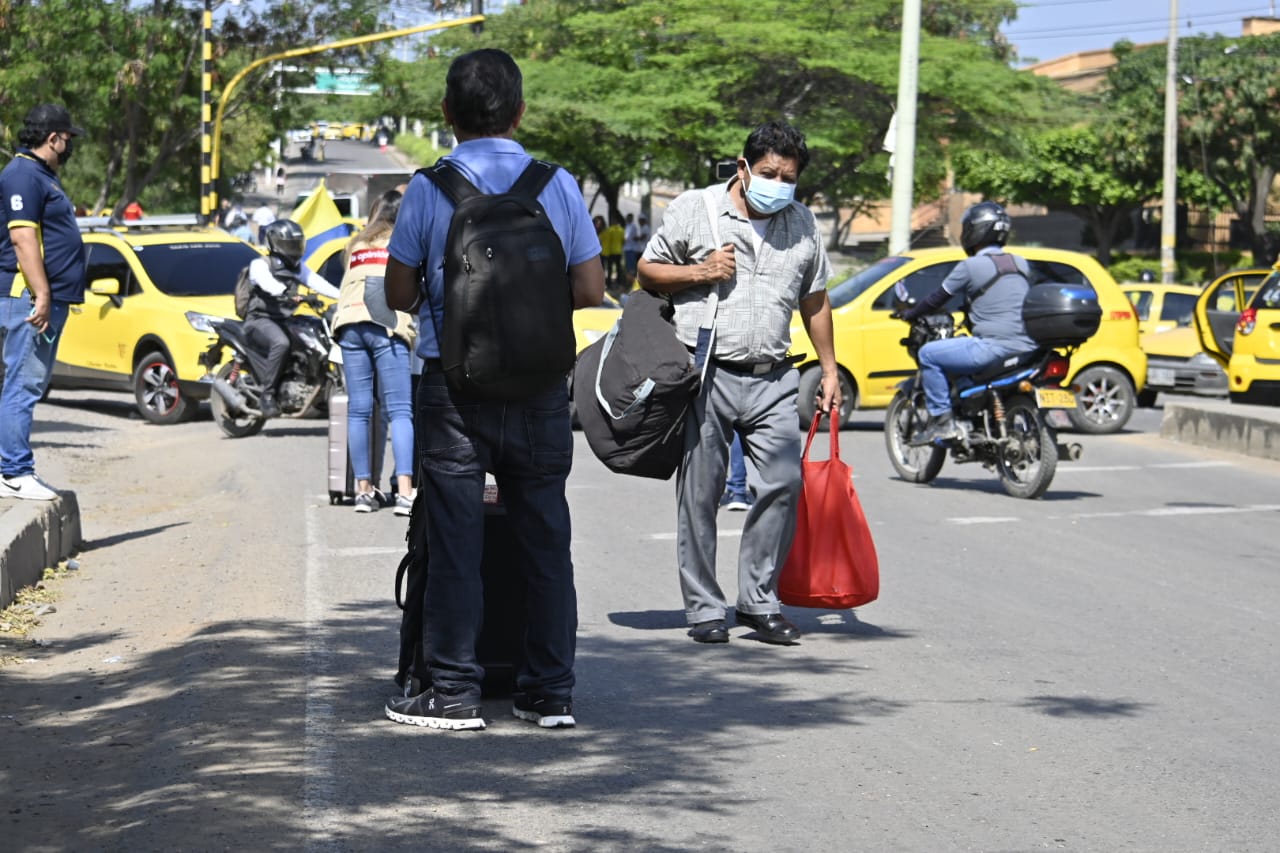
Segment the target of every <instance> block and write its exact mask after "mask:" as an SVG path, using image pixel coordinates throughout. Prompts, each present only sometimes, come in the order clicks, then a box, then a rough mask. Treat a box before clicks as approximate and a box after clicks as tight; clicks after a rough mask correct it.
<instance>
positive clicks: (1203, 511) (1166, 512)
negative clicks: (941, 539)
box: [946, 504, 1280, 525]
mask: <svg viewBox="0 0 1280 853" xmlns="http://www.w3.org/2000/svg"><path fill="white" fill-rule="evenodd" d="M1257 512H1280V504H1249V505H1248V506H1158V507H1152V508H1150V509H1126V510H1115V511H1112V512H1073V513H1069V514H1067V515H1046V516H1042V517H1040V518H1038V519H1034V520H1039V521H1063V520H1080V519H1086V518H1135V517H1137V518H1174V517H1182V516H1188V515H1243V514H1247V513H1257ZM1032 520H1033V519H1030V518H1018V517H1015V516H1006V517H1000V516H994V517H984V516H960V517H956V518H948V519H946V521H947V523H948V524H955V525H968V524H1007V523H1010V522H1012V523H1021V522H1024V521H1032Z"/></svg>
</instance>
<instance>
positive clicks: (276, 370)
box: [244, 315, 289, 392]
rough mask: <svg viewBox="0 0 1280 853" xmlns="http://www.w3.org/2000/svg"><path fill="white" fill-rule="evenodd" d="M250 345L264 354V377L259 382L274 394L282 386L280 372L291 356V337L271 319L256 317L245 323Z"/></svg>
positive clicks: (263, 387)
mask: <svg viewBox="0 0 1280 853" xmlns="http://www.w3.org/2000/svg"><path fill="white" fill-rule="evenodd" d="M244 328H245V333H246V334H248V336H249V344H250V345H251V346H253V347H254V348H256V349H257V350H258V352H259V353H261V354H262V356H263V359H262V375H261V376H259V377H258V382H259V383H260V384H261V385H262V389H263V390H264V391H271V392H274V391H275V390H276V387H277V386H278V385H279V384H280V372H281V371H282V370H283V369H284V360H285V357H286V356H287V355H288V354H289V335H288V333H287V332H285V330H284V328H283V327H282V326H281V325H280V324H279V323H277V322H276V321H275V320H272V319H271V318H270V317H264V316H262V315H254V316H252V317H250V318H249V319H247V320H245V321H244Z"/></svg>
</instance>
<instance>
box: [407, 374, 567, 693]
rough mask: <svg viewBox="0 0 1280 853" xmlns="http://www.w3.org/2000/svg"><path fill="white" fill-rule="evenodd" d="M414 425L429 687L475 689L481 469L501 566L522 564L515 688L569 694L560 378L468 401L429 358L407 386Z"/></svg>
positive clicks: (563, 392) (478, 675) (479, 674)
mask: <svg viewBox="0 0 1280 853" xmlns="http://www.w3.org/2000/svg"><path fill="white" fill-rule="evenodd" d="M415 426H416V428H417V431H418V436H419V442H418V444H419V453H420V459H421V466H420V474H421V483H420V485H419V487H418V488H419V492H420V493H421V494H422V497H423V500H424V506H425V508H426V512H427V549H428V553H429V554H430V557H429V560H430V568H429V569H428V571H427V592H426V600H425V605H424V608H423V631H422V634H423V650H424V652H425V654H426V659H427V668H428V672H429V673H430V676H431V682H432V685H433V686H434V687H435V688H436V689H437V690H440V691H443V692H446V693H458V692H463V693H469V694H472V695H477V694H478V693H479V690H480V680H481V679H482V678H483V677H484V671H483V669H482V668H481V666H480V664H479V662H478V661H477V660H476V640H477V638H478V636H479V634H480V627H481V623H482V621H483V617H484V587H483V582H482V580H481V575H480V569H481V560H482V559H483V552H484V525H485V511H484V503H483V500H484V485H485V472H486V471H489V472H491V473H492V474H493V475H494V479H495V480H496V481H497V484H498V493H499V495H500V496H501V499H502V502H503V504H504V505H505V506H506V511H507V519H508V521H509V524H510V528H511V536H512V540H513V543H514V546H515V552H516V553H517V554H518V555H519V557H520V559H519V563H520V565H519V566H518V567H515V566H513V567H512V569H513V570H521V569H522V570H523V571H524V574H525V579H526V581H527V583H528V592H527V598H526V601H525V612H526V613H527V617H528V626H527V629H526V632H525V660H524V662H523V664H522V668H521V670H520V672H519V673H518V674H517V677H516V683H517V686H518V687H519V689H521V690H524V691H528V692H533V693H538V694H541V695H543V696H546V697H548V698H550V699H553V700H568V699H571V698H572V695H573V684H574V678H573V661H574V652H575V649H576V644H577V637H576V634H577V628H578V603H577V593H576V592H575V590H574V585H573V562H572V560H571V559H570V555H569V541H570V530H569V502H568V500H567V499H566V498H565V482H566V480H567V479H568V477H569V468H570V465H571V464H572V461H573V431H572V428H571V426H570V421H569V395H568V389H567V387H566V385H565V383H563V382H558V383H556V384H555V385H553V386H552V387H551V388H550V389H548V390H546V391H543V392H541V393H539V394H536V395H535V396H533V397H531V398H529V399H527V400H522V401H519V402H490V401H479V400H474V399H471V398H468V397H467V396H466V395H462V394H458V393H455V392H452V391H450V390H449V388H448V386H447V385H446V384H445V377H444V374H443V373H441V372H439V370H437V369H432V368H430V367H429V368H428V369H427V371H426V372H424V373H423V374H422V379H421V382H420V384H419V386H418V419H417V422H416V424H415Z"/></svg>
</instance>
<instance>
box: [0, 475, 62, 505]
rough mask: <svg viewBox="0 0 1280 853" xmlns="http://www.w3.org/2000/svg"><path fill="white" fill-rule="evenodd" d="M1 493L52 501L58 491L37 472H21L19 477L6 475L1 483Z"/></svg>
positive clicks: (30, 499) (31, 499)
mask: <svg viewBox="0 0 1280 853" xmlns="http://www.w3.org/2000/svg"><path fill="white" fill-rule="evenodd" d="M0 495H7V496H8V497H11V498H20V499H22V500H24V501H51V500H53V499H54V498H56V497H57V496H58V493H57V492H55V491H54V490H53V487H51V486H50V485H49V484H48V483H46V482H45V481H44V480H41V479H40V478H39V477H37V476H36V475H35V474H21V475H19V476H17V477H4V478H3V485H0Z"/></svg>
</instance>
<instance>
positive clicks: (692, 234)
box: [644, 178, 831, 362]
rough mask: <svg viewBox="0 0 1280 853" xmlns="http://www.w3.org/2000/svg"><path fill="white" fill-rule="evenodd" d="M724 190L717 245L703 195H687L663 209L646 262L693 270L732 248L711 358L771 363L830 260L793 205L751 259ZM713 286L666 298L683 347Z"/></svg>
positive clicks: (742, 222)
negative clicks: (732, 270)
mask: <svg viewBox="0 0 1280 853" xmlns="http://www.w3.org/2000/svg"><path fill="white" fill-rule="evenodd" d="M734 180H737V179H736V178H735V179H734ZM729 186H730V184H724V185H723V186H721V187H720V190H721V191H720V193H719V199H720V200H719V211H720V218H719V222H718V225H719V229H720V243H719V244H716V242H715V239H714V235H713V234H712V233H711V222H710V219H709V218H708V216H707V208H706V204H705V203H704V202H703V200H702V194H703V193H704V192H705V190H701V189H698V190H689V191H687V192H684V193H681V194H680V195H679V196H678V197H677V198H676V199H675V200H674V201H673V202H671V204H670V206H668V207H667V210H666V212H665V213H664V214H663V216H662V226H661V227H660V228H659V229H658V231H657V233H656V234H654V235H653V238H652V239H651V240H650V241H649V245H648V246H647V247H646V248H645V250H644V259H645V260H647V261H655V262H657V263H668V264H697V263H701V262H702V261H704V260H706V259H707V257H708V256H709V255H710V254H711V253H712V252H714V251H715V250H716V249H718V248H719V246H720V245H723V244H725V243H732V244H733V247H734V259H735V262H736V265H737V275H736V276H735V277H734V278H733V279H731V280H729V281H725V282H721V283H720V285H719V293H720V305H719V308H718V309H717V311H716V343H715V351H714V352H713V353H712V355H713V356H714V357H715V358H720V359H725V360H727V361H744V362H757V361H771V360H772V361H777V360H780V359H782V358H783V357H784V356H786V354H787V350H788V349H789V348H790V347H791V320H792V315H793V312H794V311H795V310H796V308H797V306H798V305H799V303H800V300H801V299H804V298H805V297H806V296H809V295H811V294H814V293H821V292H822V291H823V290H824V289H825V288H826V286H827V280H828V279H830V278H831V262H830V261H829V260H828V259H827V251H826V249H825V248H823V245H822V239H821V236H820V235H819V233H818V224H817V221H816V220H815V219H814V216H813V213H812V212H811V211H810V210H809V208H807V207H805V206H804V205H802V204H799V203H792V204H791V205H789V206H788V207H787V208H786V209H785V210H783V211H781V212H779V213H777V214H775V215H774V216H773V217H771V218H770V219H769V225H768V227H767V229H766V230H765V235H764V242H763V243H762V244H761V246H760V254H759V255H758V256H757V255H756V249H755V239H754V238H755V235H754V234H753V233H752V227H751V222H750V221H749V220H748V219H747V218H746V217H745V216H743V215H742V214H741V213H739V212H738V209H737V208H736V207H734V205H733V201H732V199H730V197H729V193H728V187H729ZM714 286H715V285H709V284H708V285H699V286H697V287H690V288H687V289H685V290H682V291H680V292H679V293H674V294H672V296H671V302H672V304H673V305H674V306H675V309H676V316H675V322H676V334H677V335H678V336H679V337H680V340H681V341H683V342H684V343H685V344H686V345H687V346H693V345H694V344H695V343H696V342H697V340H698V327H699V326H701V325H702V315H703V308H704V306H705V303H706V299H707V295H708V294H709V293H710V292H711V288H712V287H714Z"/></svg>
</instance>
